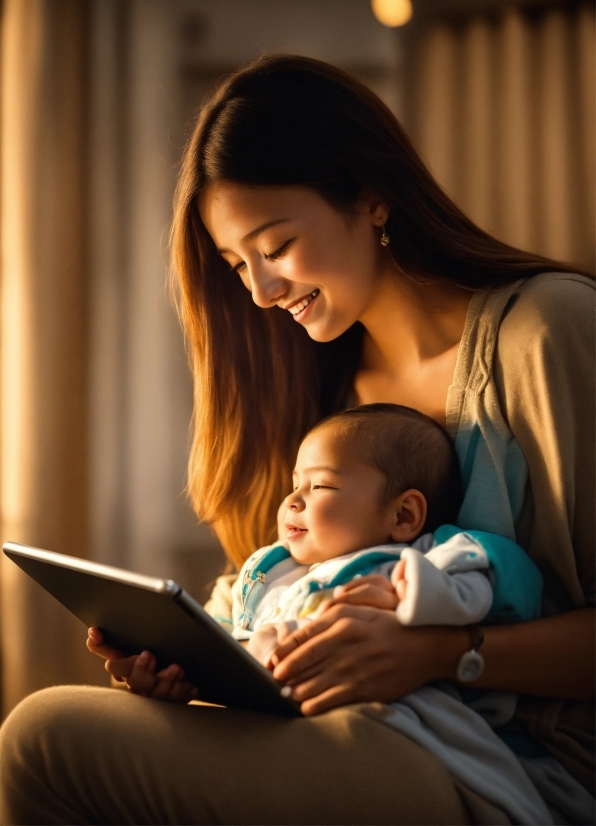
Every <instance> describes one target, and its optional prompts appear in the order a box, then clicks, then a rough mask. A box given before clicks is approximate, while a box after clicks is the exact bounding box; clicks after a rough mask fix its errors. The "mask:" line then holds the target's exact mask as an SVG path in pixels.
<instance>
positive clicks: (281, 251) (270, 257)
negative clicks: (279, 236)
mask: <svg viewBox="0 0 596 826" xmlns="http://www.w3.org/2000/svg"><path fill="white" fill-rule="evenodd" d="M295 240H296V239H295V238H290V239H289V240H288V241H285V242H284V243H283V244H282V245H281V247H278V248H277V249H276V250H273V252H264V253H263V258H265V259H266V260H267V261H278V260H279V259H280V258H283V257H284V255H285V254H286V253H287V252H288V250H289V249H290V247H291V245H292V244H293V243H294V241H295ZM245 267H246V263H245V262H244V261H239V262H238V264H234V266H233V267H232V266H231V265H230V272H233V273H236V274H237V275H239V274H240V272H241V270H243V269H244V268H245Z"/></svg>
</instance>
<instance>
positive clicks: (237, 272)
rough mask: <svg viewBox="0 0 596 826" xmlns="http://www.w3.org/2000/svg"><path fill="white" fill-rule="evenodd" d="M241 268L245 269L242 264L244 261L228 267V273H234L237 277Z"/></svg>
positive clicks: (244, 265)
mask: <svg viewBox="0 0 596 826" xmlns="http://www.w3.org/2000/svg"><path fill="white" fill-rule="evenodd" d="M243 267H246V264H245V263H244V261H241V262H240V263H239V264H236V265H235V266H234V267H232V266H230V272H235V273H236V275H239V273H240V270H241V269H242V268H243Z"/></svg>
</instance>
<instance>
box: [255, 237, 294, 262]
mask: <svg viewBox="0 0 596 826" xmlns="http://www.w3.org/2000/svg"><path fill="white" fill-rule="evenodd" d="M295 240H296V239H295V238H290V239H289V241H286V242H285V244H282V245H281V247H278V248H277V249H276V250H274V251H273V252H270V253H264V255H263V257H264V258H266V259H267V261H277V259H278V258H281V257H282V256H283V255H284V253H286V252H287V251H288V250H289V248H290V245H291V244H292V242H293V241H295Z"/></svg>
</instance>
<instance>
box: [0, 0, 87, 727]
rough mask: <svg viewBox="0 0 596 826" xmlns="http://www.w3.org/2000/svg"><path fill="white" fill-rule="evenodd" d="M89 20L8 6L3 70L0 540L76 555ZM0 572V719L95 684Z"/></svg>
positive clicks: (35, 3)
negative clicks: (69, 685)
mask: <svg viewBox="0 0 596 826" xmlns="http://www.w3.org/2000/svg"><path fill="white" fill-rule="evenodd" d="M86 15H87V3H82V2H80V0H4V4H3V11H2V16H3V19H2V65H1V76H2V103H1V106H2V109H1V112H2V114H1V167H0V168H1V214H2V231H1V245H2V253H1V255H2V259H1V260H2V267H1V292H0V328H1V329H0V352H1V385H0V396H1V418H0V490H1V493H0V503H1V517H2V539H3V541H6V540H7V539H10V540H13V541H17V542H23V543H28V544H32V545H36V546H39V547H42V548H49V549H52V550H55V551H60V552H63V553H67V554H73V555H77V556H85V555H86V553H87V547H88V526H87V511H88V501H87V499H88V496H87V487H88V481H87V460H88V446H87V440H88V434H87V333H86V330H87V323H88V307H87V293H86V277H87V249H86V226H87V220H86V219H87V216H86V209H87V203H86V190H85V186H86V184H85V181H86V180H87V170H86V146H87V131H86V117H85V111H86V86H85V82H86V76H87V58H86V52H87V47H86V44H87V19H86ZM0 571H1V591H0V595H1V629H2V634H1V636H2V639H1V642H2V673H3V690H2V695H3V697H2V700H3V709H4V712H5V713H6V712H7V711H8V710H10V708H12V707H13V706H14V705H15V704H16V703H17V702H18V701H19V700H20V699H21V698H22V697H24V696H25V695H26V694H28V693H30V692H31V691H33V690H35V689H37V688H41V687H43V686H46V685H52V684H56V683H65V682H97V681H98V679H102V678H101V676H98V664H97V663H96V662H95V661H94V658H92V657H91V656H90V655H89V654H88V653H87V652H86V651H85V649H84V645H83V643H84V639H85V629H84V628H83V626H82V625H81V624H80V623H79V622H78V621H77V620H75V619H74V617H71V616H70V615H69V614H67V612H66V611H65V610H64V609H63V608H62V607H61V606H60V605H59V604H58V603H56V602H55V601H54V600H53V599H52V598H51V597H49V596H48V595H47V594H46V593H45V592H44V591H43V590H42V589H41V588H39V586H37V585H36V584H35V583H33V582H32V581H31V580H29V578H28V577H26V576H25V575H24V574H22V573H21V572H20V570H19V569H18V568H17V567H16V566H15V565H14V564H13V563H12V562H10V561H9V560H7V559H6V558H5V557H3V558H2V561H1V567H0ZM99 668H100V669H101V667H100V665H99ZM100 674H101V670H100Z"/></svg>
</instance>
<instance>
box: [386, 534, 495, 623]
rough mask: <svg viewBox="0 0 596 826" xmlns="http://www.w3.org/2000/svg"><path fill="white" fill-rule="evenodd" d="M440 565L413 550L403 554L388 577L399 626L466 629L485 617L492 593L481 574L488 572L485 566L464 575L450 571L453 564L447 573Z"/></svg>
mask: <svg viewBox="0 0 596 826" xmlns="http://www.w3.org/2000/svg"><path fill="white" fill-rule="evenodd" d="M435 550H437V549H435ZM437 556H438V555H437ZM441 561H442V560H441V558H440V557H439V558H438V559H429V558H428V556H423V555H422V554H421V553H420V552H419V551H416V550H415V549H414V548H406V549H405V550H404V551H403V552H402V556H401V559H400V561H399V562H398V563H397V565H396V566H395V568H394V569H393V573H392V575H391V582H392V584H393V586H394V587H395V591H396V594H397V597H398V599H399V604H398V606H397V608H396V614H397V618H398V620H399V621H400V622H401V624H402V625H468V624H470V623H474V622H479V621H480V620H482V619H483V618H484V617H485V616H486V615H487V614H488V612H489V610H490V607H491V605H492V601H493V592H492V588H491V585H490V582H489V580H488V578H487V576H486V574H485V573H483V572H482V569H484V570H487V569H488V562H487V561H486V562H485V564H484V565H481V564H479V565H478V568H477V569H476V570H467V571H466V570H457V569H456V570H453V568H454V567H455V566H454V565H453V563H452V565H451V566H450V569H449V571H448V570H446V569H445V568H443V567H438V565H437V563H439V565H440V563H441ZM479 561H480V562H482V560H479ZM451 571H453V572H451Z"/></svg>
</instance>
